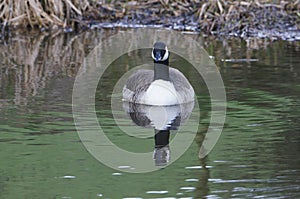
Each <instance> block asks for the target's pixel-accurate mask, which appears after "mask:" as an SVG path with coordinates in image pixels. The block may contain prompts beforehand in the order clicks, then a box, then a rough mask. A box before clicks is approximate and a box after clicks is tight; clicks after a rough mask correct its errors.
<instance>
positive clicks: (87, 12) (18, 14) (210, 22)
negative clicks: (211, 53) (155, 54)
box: [0, 0, 300, 32]
mask: <svg viewBox="0 0 300 199" xmlns="http://www.w3.org/2000/svg"><path fill="white" fill-rule="evenodd" d="M299 21H300V0H291V1H288V0H182V1H179V0H150V1H146V0H141V1H134V0H131V1H129V0H120V1H116V0H82V1H81V0H0V24H2V28H4V27H6V26H12V27H20V26H21V27H38V28H43V29H49V28H53V27H63V28H68V27H69V28H74V26H76V25H78V24H79V25H82V24H85V25H87V24H95V23H103V22H105V23H122V24H143V25H149V24H150V25H151V24H159V25H163V26H167V27H171V28H172V27H173V26H174V25H178V24H179V25H182V26H183V29H184V27H185V26H193V27H197V28H196V30H202V31H204V32H212V31H219V32H222V31H223V32H230V31H243V30H245V29H247V30H248V29H251V28H252V27H256V28H261V29H263V28H277V29H278V28H279V29H285V28H287V27H288V28H289V27H292V28H294V29H299V26H300V25H299V24H300V22H299ZM193 30H195V29H193Z"/></svg>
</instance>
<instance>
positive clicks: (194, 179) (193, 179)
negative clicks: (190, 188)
mask: <svg viewBox="0 0 300 199" xmlns="http://www.w3.org/2000/svg"><path fill="white" fill-rule="evenodd" d="M185 181H186V182H198V181H199V180H198V179H196V178H190V179H186V180H185Z"/></svg>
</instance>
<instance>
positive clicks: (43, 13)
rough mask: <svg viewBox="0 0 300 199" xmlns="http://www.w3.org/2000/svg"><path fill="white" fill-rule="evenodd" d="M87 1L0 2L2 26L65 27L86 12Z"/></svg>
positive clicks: (6, 0) (19, 0)
mask: <svg viewBox="0 0 300 199" xmlns="http://www.w3.org/2000/svg"><path fill="white" fill-rule="evenodd" d="M89 8H90V4H89V2H88V0H0V22H1V23H2V24H3V25H4V26H7V25H9V26H18V27H20V26H21V27H28V26H30V27H36V26H37V27H40V28H41V27H44V28H50V27H55V26H59V27H66V26H67V25H71V26H72V23H74V21H76V20H81V17H82V16H83V13H85V12H88V10H89Z"/></svg>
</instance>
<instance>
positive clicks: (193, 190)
mask: <svg viewBox="0 0 300 199" xmlns="http://www.w3.org/2000/svg"><path fill="white" fill-rule="evenodd" d="M116 31H117V30H95V31H92V32H86V33H82V34H76V35H74V34H66V35H47V34H38V33H31V34H29V35H23V34H22V35H19V36H18V35H17V36H15V37H13V38H11V39H9V41H6V42H5V43H3V44H1V46H0V49H1V51H0V52H1V53H0V62H1V75H0V77H1V81H0V82H1V84H0V85H1V87H0V113H1V114H0V149H1V150H0V158H1V164H0V198H41V197H43V198H299V197H300V177H299V176H300V169H299V165H300V156H299V152H300V133H299V130H300V121H299V115H300V111H299V110H300V105H299V93H300V76H299V75H300V68H299V63H300V57H299V51H300V43H299V42H283V41H275V42H273V43H269V42H268V41H267V40H255V39H251V40H248V41H241V40H239V39H234V38H231V39H224V40H219V39H216V38H203V37H202V36H199V35H191V37H194V39H196V40H199V41H200V42H201V43H202V44H203V45H204V48H205V49H206V50H207V51H208V53H209V54H210V55H211V56H213V57H214V59H215V62H216V64H217V66H218V68H219V70H220V72H221V74H222V78H223V80H224V84H225V87H226V93H227V98H228V102H227V105H228V110H227V119H226V124H225V127H224V130H223V133H222V136H221V137H220V139H219V141H218V143H217V145H216V146H215V147H214V149H213V151H212V152H211V153H210V154H209V155H208V156H207V157H206V158H204V159H200V160H199V158H198V152H199V148H200V146H201V143H202V141H203V138H204V136H205V132H206V130H207V127H208V124H209V120H210V118H209V116H210V101H209V96H208V92H207V88H206V87H205V83H204V82H203V81H202V80H201V77H199V76H198V75H195V73H193V72H191V71H190V70H185V69H184V68H185V67H182V68H183V69H182V70H183V72H184V74H185V75H186V76H187V77H188V78H189V80H190V81H191V83H192V84H193V85H195V90H196V92H197V93H199V96H197V99H198V102H199V106H200V110H201V120H200V126H199V130H198V133H197V135H196V138H195V140H194V142H193V144H192V145H191V147H190V148H189V149H188V150H187V151H186V152H185V153H184V155H183V156H182V157H181V158H180V159H179V160H177V161H176V162H175V163H173V164H171V165H170V166H168V167H166V168H165V169H161V170H159V171H155V172H152V173H144V174H131V173H127V172H125V171H126V169H128V167H126V165H120V168H121V170H122V169H123V170H124V172H122V171H116V170H113V169H111V168H108V167H106V166H105V165H103V164H101V163H99V162H98V161H97V160H96V159H94V158H93V157H92V156H91V155H90V154H89V153H88V152H87V150H86V149H85V148H84V146H83V144H82V143H81V141H80V139H79V137H78V134H77V132H76V129H75V127H74V121H73V116H72V88H73V83H74V80H75V76H76V73H77V71H78V68H79V67H80V66H81V65H82V62H83V60H84V57H85V56H86V55H87V54H88V52H90V51H91V49H93V47H94V46H96V45H97V44H98V43H99V41H101V40H104V39H109V38H110V36H111V35H113V34H115V33H116ZM149 58H150V57H149ZM131 59H133V60H136V59H141V58H140V56H139V54H138V53H136V54H133V55H132V56H131ZM150 59H151V58H150ZM122 61H123V62H130V60H128V59H125V58H123V59H120V60H119V63H120V62H122ZM171 61H173V62H175V61H179V60H176V59H175V58H173V59H171ZM180 63H181V62H180ZM115 64H118V62H116V63H115ZM182 64H183V65H184V64H186V63H185V62H182ZM117 66H118V65H117ZM186 68H189V67H186ZM126 70H128V68H117V67H113V66H112V67H110V68H109V69H108V70H107V72H106V75H104V76H103V77H102V78H103V79H102V82H104V83H105V84H104V85H103V87H101V88H100V87H99V92H98V93H97V99H99V101H98V104H97V106H98V107H99V109H98V110H99V112H98V115H99V117H101V118H102V119H105V124H106V127H107V128H108V129H110V132H111V134H110V135H109V137H110V138H111V139H112V140H113V141H114V142H115V143H119V144H121V145H122V146H123V147H125V148H126V147H127V148H130V147H132V143H130V142H126V141H127V140H128V136H127V135H126V134H123V133H122V132H121V131H120V129H119V128H118V127H117V126H116V125H115V122H114V121H113V117H112V114H111V112H110V110H111V107H110V103H109V100H108V99H109V98H110V97H111V90H112V88H113V86H114V84H115V83H116V81H117V79H118V77H119V76H121V75H122V74H123V73H124V72H125V71H126ZM124 114H125V113H124ZM145 143H147V144H143V143H139V144H136V145H134V146H135V148H134V149H133V150H136V151H139V150H149V151H151V150H153V143H154V140H153V138H151V137H150V138H149V139H147V142H145ZM139 147H141V149H140V148H139Z"/></svg>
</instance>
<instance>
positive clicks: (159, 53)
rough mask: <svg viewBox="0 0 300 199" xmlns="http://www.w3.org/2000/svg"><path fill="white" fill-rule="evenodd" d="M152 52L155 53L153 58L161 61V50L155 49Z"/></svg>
mask: <svg viewBox="0 0 300 199" xmlns="http://www.w3.org/2000/svg"><path fill="white" fill-rule="evenodd" d="M152 54H153V59H154V60H155V61H160V60H161V59H162V54H161V51H158V50H153V51H152Z"/></svg>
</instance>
